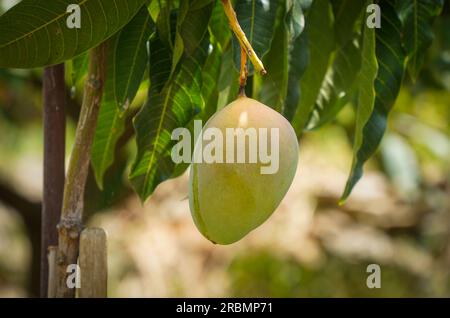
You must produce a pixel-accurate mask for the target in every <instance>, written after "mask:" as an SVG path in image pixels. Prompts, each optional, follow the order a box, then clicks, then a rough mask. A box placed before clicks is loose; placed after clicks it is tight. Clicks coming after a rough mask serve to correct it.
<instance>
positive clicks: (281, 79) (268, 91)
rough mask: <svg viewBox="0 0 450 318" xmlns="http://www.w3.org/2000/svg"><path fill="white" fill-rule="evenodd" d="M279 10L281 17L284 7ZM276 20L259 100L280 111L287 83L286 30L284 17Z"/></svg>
mask: <svg viewBox="0 0 450 318" xmlns="http://www.w3.org/2000/svg"><path fill="white" fill-rule="evenodd" d="M279 11H280V16H281V17H283V16H284V12H285V10H284V8H281V10H279ZM278 21H279V23H278V25H277V27H276V29H275V35H274V38H273V40H272V45H271V48H270V51H269V52H268V53H267V55H266V56H265V58H264V66H265V68H266V70H267V74H266V75H265V76H264V77H263V78H261V87H260V94H259V100H260V101H261V102H262V103H263V104H265V105H267V106H270V107H272V108H273V109H275V110H276V111H278V112H281V111H282V107H283V105H284V100H285V98H286V93H287V85H288V32H287V28H286V24H285V22H284V19H281V18H280V19H278Z"/></svg>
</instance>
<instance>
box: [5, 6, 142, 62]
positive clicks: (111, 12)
mask: <svg viewBox="0 0 450 318" xmlns="http://www.w3.org/2000/svg"><path fill="white" fill-rule="evenodd" d="M145 1H146V0H115V1H111V0H59V1H41V0H23V1H21V2H19V3H18V4H17V5H16V6H14V7H13V8H11V9H10V10H9V11H7V12H6V13H5V14H4V15H2V16H1V17H0V30H2V31H1V32H0V67H14V68H33V67H40V66H45V65H51V64H57V63H61V62H63V61H65V60H68V59H71V58H73V57H75V56H78V55H79V54H81V53H83V52H85V51H87V50H88V49H90V48H92V47H94V46H96V45H98V44H99V43H101V42H102V41H104V40H105V39H107V38H109V37H110V36H111V35H113V34H114V33H116V32H117V31H118V30H119V29H120V28H122V27H123V26H124V25H125V24H126V23H127V22H128V21H130V20H131V18H132V17H133V16H134V15H135V14H136V12H137V11H138V10H139V8H140V7H141V6H142V5H143V4H144V3H145ZM69 4H78V5H79V6H80V9H81V10H80V12H81V14H80V17H81V28H79V29H77V28H73V29H69V28H68V27H67V24H66V20H67V18H68V17H69V16H70V14H71V12H69V13H68V12H66V10H67V6H68V5H69ZM24 21H26V22H24Z"/></svg>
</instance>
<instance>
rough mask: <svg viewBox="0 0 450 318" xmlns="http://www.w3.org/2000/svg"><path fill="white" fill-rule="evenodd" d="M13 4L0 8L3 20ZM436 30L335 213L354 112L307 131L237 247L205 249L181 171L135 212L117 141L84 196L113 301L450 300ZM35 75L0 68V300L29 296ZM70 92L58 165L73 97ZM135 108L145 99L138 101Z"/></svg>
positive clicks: (38, 187)
mask: <svg viewBox="0 0 450 318" xmlns="http://www.w3.org/2000/svg"><path fill="white" fill-rule="evenodd" d="M14 2H15V1H3V2H2V1H0V13H1V12H2V10H4V9H5V8H7V7H9V6H10V5H11V4H13V3H14ZM2 5H3V6H2ZM447 11H448V4H447ZM434 32H435V35H436V39H435V41H434V43H433V46H432V48H431V49H430V50H429V52H428V56H427V61H426V63H425V64H426V66H425V68H424V69H423V71H422V73H421V76H420V78H419V80H418V81H417V82H415V83H411V82H408V81H406V82H405V84H404V86H403V89H402V90H401V92H400V95H399V97H398V100H397V102H396V105H395V107H394V111H393V112H392V114H391V116H390V119H389V129H388V132H387V133H386V135H385V137H384V139H383V142H382V145H381V147H380V149H379V151H378V153H377V155H376V156H375V157H373V158H372V159H371V160H370V162H369V163H368V164H367V165H366V169H365V174H364V177H363V178H362V180H361V181H360V182H359V184H358V185H357V186H356V188H355V190H354V191H353V193H352V195H351V197H350V199H349V200H348V202H347V203H346V204H345V205H343V206H339V205H338V204H337V202H338V199H339V197H340V195H341V193H342V191H343V189H344V185H345V181H346V178H347V175H348V172H349V170H350V166H351V158H352V148H351V144H352V140H353V127H354V114H355V112H354V108H353V106H352V105H350V104H349V105H347V106H346V107H345V108H344V110H343V111H342V112H341V113H340V114H339V116H338V118H337V119H336V120H335V121H334V122H333V123H331V124H329V125H327V126H324V127H321V128H320V129H318V130H315V131H309V132H306V133H305V134H304V136H303V137H302V139H301V141H300V160H299V165H298V169H297V174H296V177H295V180H294V182H293V184H292V186H291V188H290V190H289V192H288V194H287V195H286V197H285V198H284V200H283V201H282V203H281V205H280V206H279V207H278V209H277V211H276V212H275V213H274V214H273V216H272V217H271V218H270V219H269V220H268V221H267V222H265V223H264V224H263V225H262V226H260V227H259V228H258V229H256V230H255V231H253V232H251V233H250V234H249V235H248V236H247V237H245V238H244V239H243V240H241V241H239V242H238V243H235V244H233V245H230V246H219V245H213V244H212V243H210V242H209V241H207V240H206V239H204V238H203V237H202V236H201V235H200V233H199V232H198V231H197V229H196V228H195V226H194V224H193V221H192V219H191V216H190V212H189V204H188V200H187V190H188V176H187V173H185V174H184V175H182V176H181V177H179V178H177V179H173V180H169V181H167V182H164V183H163V184H161V185H160V186H159V187H158V188H157V190H156V191H155V193H154V194H153V195H152V197H151V198H150V199H149V200H148V201H147V202H146V203H145V204H142V203H141V202H140V201H139V199H138V197H137V196H136V195H135V194H133V193H132V191H131V189H130V187H129V185H128V183H127V181H126V176H127V165H128V163H127V162H126V158H129V157H130V156H129V154H130V153H131V154H133V153H134V152H135V145H134V140H133V139H130V138H127V136H124V138H123V140H122V144H123V145H125V146H124V147H122V148H121V150H120V153H118V154H117V155H118V160H117V161H116V163H115V164H114V166H113V167H112V168H111V169H110V170H109V171H108V173H107V176H106V181H105V189H104V190H103V191H100V190H99V189H98V188H97V187H96V184H95V182H94V180H93V178H92V176H91V177H90V180H89V181H88V190H87V191H86V210H87V211H86V213H85V222H86V224H87V225H89V226H100V227H103V228H104V229H105V230H106V231H107V233H108V262H109V263H108V265H109V278H108V279H109V286H108V289H109V296H110V297H234V296H235V297H320V296H321V297H353V296H361V297H401V296H405V297H419V296H425V297H431V296H436V297H450V19H449V14H448V12H447V14H445V16H444V17H442V18H441V19H439V20H438V21H437V23H436V24H435V30H434ZM68 77H70V72H68ZM41 78H42V70H41V69H36V70H5V69H0V297H30V296H36V295H38V276H39V272H38V270H39V269H38V264H39V253H40V251H39V245H40V233H39V232H40V210H41V194H42V163H43V160H42V156H43V140H42V111H41V108H42V97H41V89H42V82H41ZM68 82H70V81H69V80H68ZM67 92H68V100H69V105H68V109H67V116H68V123H67V124H68V126H67V158H68V156H69V155H70V150H71V145H72V141H73V137H74V130H75V125H76V120H77V118H78V112H79V103H80V100H81V96H82V91H81V89H80V87H75V88H70V87H68V89H67ZM144 99H145V90H142V92H141V93H140V94H138V96H137V98H136V101H135V103H136V104H140V103H142V102H143V101H144ZM128 129H131V127H129V128H128ZM125 135H126V134H125ZM132 157H133V156H131V158H132ZM66 162H67V161H66ZM267 191H270V189H268V190H267ZM373 263H375V264H379V265H380V267H381V288H380V289H369V288H367V286H366V279H367V276H368V275H369V273H367V272H366V268H367V266H368V265H369V264H373Z"/></svg>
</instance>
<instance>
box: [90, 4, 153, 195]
mask: <svg viewBox="0 0 450 318" xmlns="http://www.w3.org/2000/svg"><path fill="white" fill-rule="evenodd" d="M151 29H152V28H151V20H150V15H149V14H148V11H147V9H146V8H145V7H143V8H141V10H140V11H139V13H138V14H137V15H136V16H135V17H134V18H133V19H132V20H131V21H130V22H129V23H128V24H127V25H126V26H125V27H124V28H123V29H122V30H121V31H120V32H118V33H116V34H115V35H114V36H113V37H112V38H110V39H109V40H108V53H107V54H108V56H107V70H106V71H107V77H106V82H105V88H104V94H103V98H102V104H101V106H100V113H99V118H98V121H97V128H96V131H95V136H94V143H93V146H92V150H91V163H92V168H93V170H94V175H95V179H96V181H97V184H98V186H99V187H100V189H102V188H103V176H104V174H105V172H106V170H107V169H108V168H109V167H110V166H111V165H112V163H113V162H114V159H115V158H114V155H115V149H116V144H117V141H118V140H119V138H120V137H121V136H122V134H123V132H124V129H125V120H126V119H127V113H126V112H125V111H124V109H123V105H122V104H121V103H123V102H122V101H125V103H126V104H127V105H129V104H131V102H132V101H133V99H134V97H135V95H136V92H137V90H138V88H139V85H140V83H141V80H142V76H143V73H144V71H145V68H146V66H147V63H148V53H147V40H148V37H149V33H150V32H151ZM119 105H120V106H122V107H119ZM127 109H128V107H126V108H125V110H127Z"/></svg>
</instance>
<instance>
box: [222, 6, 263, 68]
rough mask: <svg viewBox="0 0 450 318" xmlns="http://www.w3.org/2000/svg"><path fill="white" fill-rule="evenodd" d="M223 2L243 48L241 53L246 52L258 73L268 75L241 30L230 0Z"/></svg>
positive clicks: (229, 20)
mask: <svg viewBox="0 0 450 318" xmlns="http://www.w3.org/2000/svg"><path fill="white" fill-rule="evenodd" d="M221 1H222V5H223V9H224V11H225V14H226V16H227V18H228V22H229V23H230V27H231V30H233V32H234V34H235V35H236V37H237V39H238V41H239V44H240V46H241V48H242V50H241V51H242V52H245V53H246V54H247V55H248V57H249V59H250V61H251V62H252V64H253V66H254V68H255V70H256V72H258V73H260V74H261V75H265V74H267V71H266V70H265V68H264V65H263V63H262V62H261V60H260V59H259V57H258V55H256V52H255V51H254V50H253V48H252V45H251V44H250V42H249V41H248V39H247V36H246V35H245V33H244V31H243V30H242V28H241V26H240V24H239V21H238V19H237V17H236V12H235V11H234V9H233V6H232V5H231V2H230V0H221Z"/></svg>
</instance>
